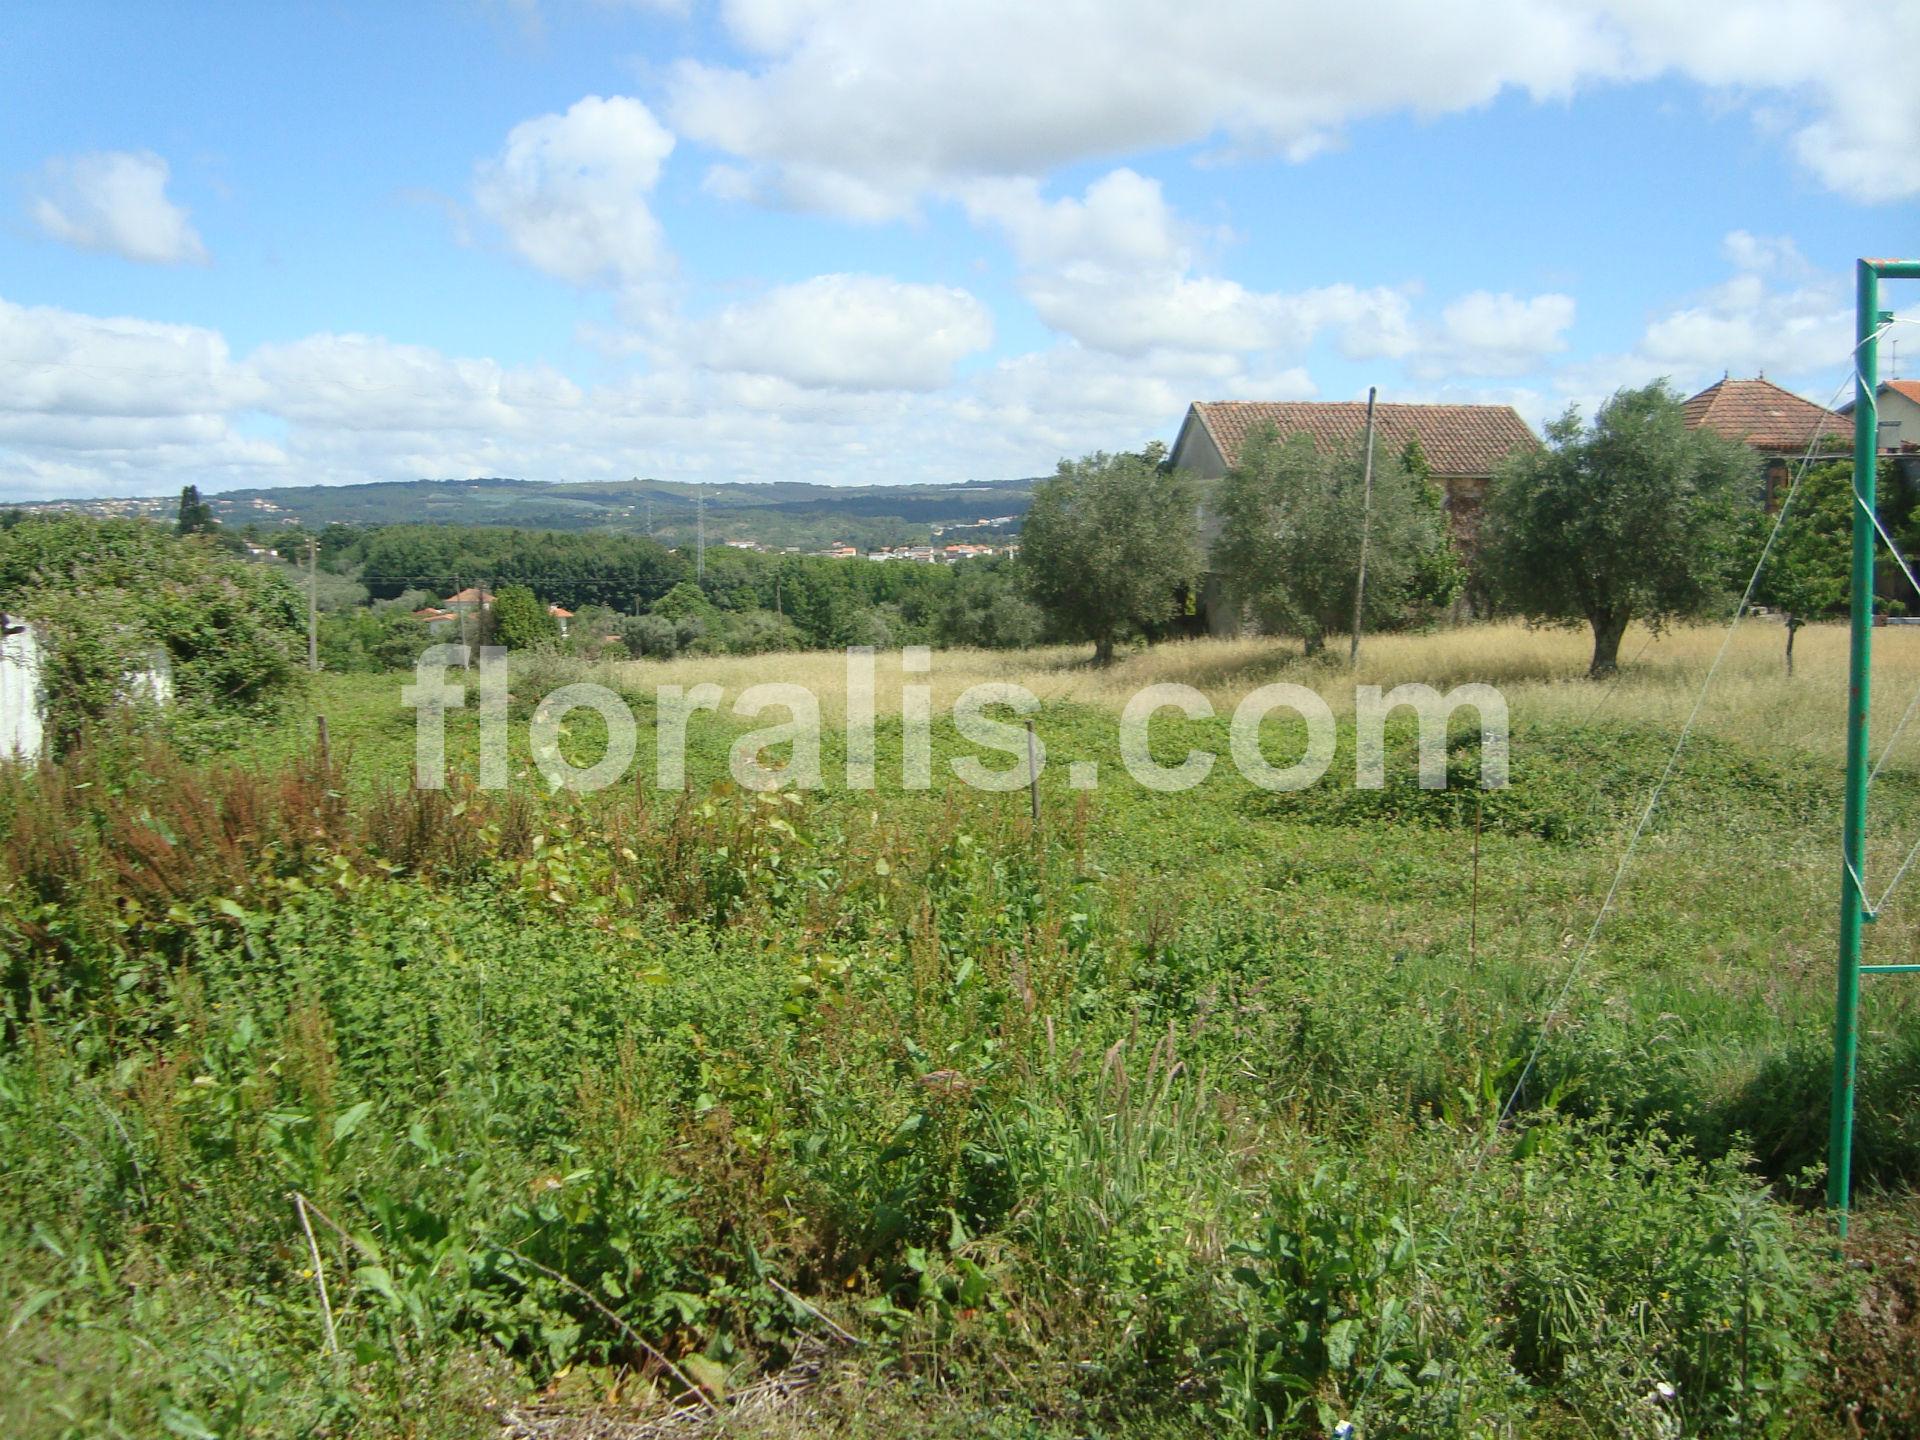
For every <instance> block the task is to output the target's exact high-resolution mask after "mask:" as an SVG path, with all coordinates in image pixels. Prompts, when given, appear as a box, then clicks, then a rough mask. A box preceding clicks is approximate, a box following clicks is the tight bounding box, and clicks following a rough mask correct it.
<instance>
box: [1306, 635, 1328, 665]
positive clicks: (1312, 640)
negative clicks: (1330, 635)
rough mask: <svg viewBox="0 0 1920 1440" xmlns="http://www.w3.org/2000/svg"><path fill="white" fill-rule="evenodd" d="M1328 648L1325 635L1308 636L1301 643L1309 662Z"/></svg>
mask: <svg viewBox="0 0 1920 1440" xmlns="http://www.w3.org/2000/svg"><path fill="white" fill-rule="evenodd" d="M1326 648H1327V637H1326V636H1325V635H1308V636H1306V637H1305V638H1304V639H1303V640H1302V641H1301V649H1302V652H1303V653H1304V654H1305V655H1306V657H1307V659H1309V660H1311V659H1313V657H1314V656H1316V655H1318V654H1319V653H1320V652H1321V651H1322V650H1324V649H1326Z"/></svg>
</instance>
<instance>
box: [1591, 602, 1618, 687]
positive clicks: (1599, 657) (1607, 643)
mask: <svg viewBox="0 0 1920 1440" xmlns="http://www.w3.org/2000/svg"><path fill="white" fill-rule="evenodd" d="M1591 623H1592V625H1593V664H1591V665H1589V666H1588V667H1587V678H1588V679H1589V680H1605V679H1606V678H1607V677H1608V676H1610V675H1612V674H1613V673H1614V672H1615V671H1617V670H1618V669H1619V668H1620V637H1621V636H1623V635H1625V634H1626V633H1627V616H1626V615H1625V614H1623V613H1620V612H1610V613H1607V614H1603V615H1595V616H1593V617H1592V620H1591Z"/></svg>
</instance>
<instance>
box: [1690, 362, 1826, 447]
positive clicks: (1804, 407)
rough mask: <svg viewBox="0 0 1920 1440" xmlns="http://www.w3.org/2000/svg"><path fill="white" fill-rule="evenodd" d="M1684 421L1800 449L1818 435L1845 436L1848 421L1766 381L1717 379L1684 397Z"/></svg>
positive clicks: (1758, 444)
mask: <svg viewBox="0 0 1920 1440" xmlns="http://www.w3.org/2000/svg"><path fill="white" fill-rule="evenodd" d="M1684 410H1685V413H1686V417H1687V424H1688V425H1690V426H1692V427H1694V428H1695V429H1699V428H1701V427H1703V426H1704V427H1705V428H1706V429H1708V430H1711V431H1713V432H1714V433H1715V434H1716V435H1724V436H1726V437H1727V439H1729V440H1740V441H1744V442H1745V443H1746V444H1748V445H1751V446H1752V447H1753V448H1754V449H1756V450H1779V451H1791V452H1793V453H1795V454H1798V453H1799V452H1801V451H1803V450H1805V449H1806V448H1807V446H1808V445H1809V444H1811V443H1812V441H1813V440H1814V438H1815V437H1816V436H1819V435H1846V434H1848V433H1850V432H1851V430H1852V428H1853V427H1852V425H1851V423H1850V422H1849V421H1848V420H1847V418H1846V417H1845V416H1843V415H1836V414H1835V413H1834V412H1833V411H1831V410H1828V409H1826V408H1825V407H1824V406H1821V405H1816V404H1814V403H1813V402H1812V401H1811V400H1802V399H1801V398H1800V397H1799V396H1798V395H1796V394H1794V393H1793V392H1792V391H1791V390H1782V389H1781V388H1780V387H1779V386H1778V385H1776V384H1774V383H1773V382H1772V381H1771V380H1732V379H1728V380H1722V381H1721V382H1720V383H1719V384H1717V385H1709V386H1708V387H1707V388H1706V389H1704V390H1702V391H1701V392H1700V393H1699V394H1698V395H1696V396H1694V397H1693V398H1692V399H1691V400H1689V401H1687V403H1686V405H1685V407H1684Z"/></svg>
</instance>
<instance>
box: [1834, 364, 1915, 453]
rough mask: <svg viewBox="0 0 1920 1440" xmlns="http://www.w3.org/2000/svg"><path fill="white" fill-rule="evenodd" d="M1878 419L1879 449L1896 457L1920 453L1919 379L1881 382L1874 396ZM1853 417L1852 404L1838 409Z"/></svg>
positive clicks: (1850, 402)
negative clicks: (1903, 454) (1915, 452)
mask: <svg viewBox="0 0 1920 1440" xmlns="http://www.w3.org/2000/svg"><path fill="white" fill-rule="evenodd" d="M1874 399H1875V401H1876V405H1875V408H1876V409H1877V410H1878V411H1879V419H1880V449H1881V450H1882V451H1883V452H1884V451H1892V452H1894V453H1895V454H1901V453H1912V452H1914V451H1920V380H1882V381H1881V382H1880V389H1879V391H1878V392H1877V393H1876V394H1875V397H1874ZM1840 413H1841V414H1842V415H1845V416H1848V417H1849V423H1851V417H1852V415H1853V402H1852V401H1851V400H1849V401H1848V402H1847V403H1846V404H1844V405H1842V406H1841V407H1840Z"/></svg>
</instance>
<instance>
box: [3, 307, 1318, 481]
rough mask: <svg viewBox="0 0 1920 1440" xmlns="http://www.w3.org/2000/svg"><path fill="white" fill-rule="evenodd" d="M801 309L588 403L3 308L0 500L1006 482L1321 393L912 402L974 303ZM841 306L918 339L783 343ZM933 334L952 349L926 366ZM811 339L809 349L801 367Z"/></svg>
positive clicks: (1275, 383) (1244, 375)
mask: <svg viewBox="0 0 1920 1440" xmlns="http://www.w3.org/2000/svg"><path fill="white" fill-rule="evenodd" d="M792 289H793V291H794V292H795V295H793V296H769V297H767V303H766V304H765V306H764V307H763V308H761V309H759V310H756V311H753V312H752V313H753V317H754V318H755V319H756V321H758V322H762V323H760V324H758V325H747V324H744V323H742V324H739V325H736V326H735V327H733V328H732V329H730V330H726V331H720V332H714V331H693V332H689V333H687V334H684V335H682V336H681V337H679V338H680V339H681V340H683V341H684V342H685V343H686V344H688V345H693V344H695V343H700V342H713V341H714V338H715V335H716V334H724V335H725V337H726V340H727V341H728V342H729V343H741V344H744V343H745V342H747V341H752V342H755V346H756V348H754V349H752V350H750V351H749V350H742V351H741V352H740V353H739V354H736V355H729V356H727V357H726V358H727V359H728V361H729V362H730V363H733V364H736V365H745V364H747V363H749V362H750V363H751V365H752V366H753V367H755V368H752V369H746V368H730V369H726V370H715V369H708V368H704V367H702V366H700V365H698V364H689V363H686V362H685V361H684V360H681V361H679V362H677V363H670V364H662V365H659V366H658V367H657V368H655V369H653V370H650V371H646V372H642V373H638V374H632V375H628V376H626V377H624V378H620V379H617V380H612V381H608V382H606V383H602V384H597V385H593V386H581V385H577V384H575V383H574V382H572V381H570V380H568V379H566V378H565V377H563V376H561V375H558V374H556V373H555V372H553V371H551V370H548V369H546V368H544V367H539V366H511V365H503V364H501V363H499V362H497V361H494V360H490V359H485V358H471V357H468V358H463V357H456V356H449V355H445V354H443V353H441V352H439V351H437V350H434V349H432V348H430V347H425V346H418V345H407V344H401V343H398V342H395V341H392V340H389V339H386V338H383V337H379V336H369V335H314V336H309V337H307V338H305V339H302V340H297V341H294V342H291V343H285V344H270V345H264V346H261V347H260V348H259V349H257V350H255V351H254V352H253V353H252V354H250V355H246V356H244V357H240V358H238V359H235V358H233V357H232V356H231V354H230V352H229V348H228V346H227V343H226V341H225V340H224V339H223V338H222V337H221V336H220V335H219V334H217V333H216V332H213V331H210V330H205V329H201V328H198V327H194V326H174V325H157V324H153V323H151V322H146V321H137V320H123V319H112V318H101V317H94V316H88V315H81V314H76V313H74V312H71V311H65V310H54V309H46V308H32V307H25V306H18V305H12V304H8V303H7V302H4V301H0V495H6V496H12V497H16V498H20V497H31V496H35V495H101V494H138V495H155V494H166V493H170V492H172V491H174V490H177V489H178V488H179V486H180V485H182V484H184V483H186V482H188V481H192V482H193V483H195V484H199V485H201V486H203V487H206V488H210V489H218V488H223V487H226V488H230V487H234V486H242V485H276V484H316V483H319V484H330V483H346V482H353V481H365V480H403V479H415V478H419V477H422V476H428V477H432V476H467V475H523V476H528V477H533V478H540V479H558V478H569V479H622V478H625V477H626V476H628V475H632V474H636V473H639V474H648V475H659V476H664V477H668V478H679V479H688V478H701V477H710V478H713V479H720V480H773V479H805V480H815V481H827V482H843V483H845V482H855V481H859V482H865V483H879V482H887V481H896V480H907V479H917V480H940V479H944V480H955V479H965V478H968V477H970V476H971V477H979V478H1002V477H1006V476H1014V475H1023V474H1036V473H1044V472H1046V471H1049V470H1051V469H1052V467H1053V464H1054V462H1055V461H1056V460H1057V459H1059V458H1060V457H1061V456H1063V455H1074V454H1081V453H1084V452H1085V451H1088V450H1092V449H1096V448H1104V449H1115V448H1122V447H1128V446H1133V445H1138V444H1140V443H1141V442H1143V441H1145V440H1147V439H1149V438H1151V437H1152V436H1154V435H1163V436H1164V435H1168V434H1169V433H1170V431H1171V428H1172V426H1173V425H1174V424H1175V423H1176V422H1177V421H1178V419H1179V416H1180V413H1181V411H1182V410H1184V408H1185V406H1186V404H1187V402H1188V401H1190V400H1192V399H1195V398H1198V397H1204V396H1226V397H1234V396H1246V397H1254V396H1262V397H1268V398H1271V397H1275V396H1279V397H1283V398H1284V397H1300V396H1307V395H1311V394H1312V393H1313V384H1312V381H1311V380H1310V379H1309V378H1308V377H1307V375H1306V374H1305V372H1304V371H1302V370H1300V369H1298V368H1297V367H1287V366H1273V365H1268V364H1266V363H1265V362H1264V361H1262V360H1259V359H1257V358H1254V359H1249V358H1247V357H1240V356H1232V355H1202V354H1194V353H1190V352H1182V351H1173V350H1158V351H1153V352H1150V353H1147V354H1143V355H1139V356H1133V357H1120V356H1114V355H1109V354H1105V353H1103V352H1100V351H1095V350H1090V349H1087V348H1085V347H1083V346H1080V345H1077V344H1074V343H1071V342H1064V343H1062V344H1059V345H1056V346H1053V347H1051V348H1049V349H1045V350H1042V351H1040V352H1038V353H1036V354H1032V355H1025V356H1019V357H1016V358H1014V359H1011V360H1008V361H1004V362H1001V363H998V364H994V365H989V366H987V367H985V368H983V369H981V370H979V371H978V372H976V373H973V374H970V375H968V376H966V377H964V378H962V379H959V380H956V381H953V382H952V383H950V384H948V385H946V386H945V388H941V389H910V388H904V387H903V378H904V379H917V380H919V381H924V382H928V383H932V382H936V381H938V380H940V379H943V378H944V375H945V367H948V366H951V365H952V363H953V361H954V359H955V358H957V357H958V356H960V355H962V354H965V353H969V352H970V351H972V350H973V349H976V348H978V345H979V344H980V343H982V342H983V341H984V339H985V331H984V328H983V327H984V324H985V318H984V315H982V314H976V313H975V309H974V306H975V303H976V302H973V301H972V300H971V299H970V297H967V296H966V295H965V294H964V292H960V291H947V290H943V289H941V288H940V287H934V286H902V285H897V284H896V282H891V281H884V280H878V279H875V278H874V277H822V279H821V281H819V282H809V284H807V285H803V286H796V287H792ZM903 295H904V298H903ZM849 296H851V298H848V297H849ZM835 306H838V307H839V308H841V309H843V310H849V311H851V312H854V313H859V312H861V311H862V310H863V309H868V308H873V307H878V308H879V309H881V310H883V311H884V312H885V314H884V315H883V316H882V317H881V319H880V321H879V322H877V323H884V322H885V316H898V315H902V314H909V315H918V316H919V317H920V319H919V322H918V323H916V324H915V325H914V326H913V327H912V328H911V330H910V331H903V332H902V333H900V334H898V335H895V336H887V335H884V334H882V335H879V336H876V335H875V334H874V332H873V331H872V330H871V329H868V328H863V327H858V326H856V327H853V328H851V329H850V330H849V331H847V332H846V333H842V334H838V335H834V334H829V335H828V336H827V337H826V338H825V339H824V340H823V339H822V337H821V334H820V332H819V330H817V329H814V330H808V329H806V328H804V326H802V327H799V328H795V327H791V326H789V327H783V326H782V324H781V322H782V321H783V320H796V321H804V320H808V319H818V318H819V317H820V316H821V314H822V313H823V312H824V311H826V310H829V309H832V308H834V307H835ZM746 313H747V310H746V309H745V308H743V310H742V311H740V312H736V314H737V315H745V314H746ZM976 327H980V328H976ZM928 331H934V332H940V331H944V332H945V335H946V338H943V339H940V340H938V341H936V342H935V343H933V344H932V345H931V346H928V345H927V344H926V340H925V336H926V333H927V332H928ZM795 336H798V337H801V339H802V340H803V341H804V342H805V343H804V344H802V345H801V347H800V348H799V349H796V350H792V351H787V352H783V351H782V350H781V348H780V347H781V345H782V344H783V343H793V342H794V337H795ZM823 346H824V348H822V347H823ZM716 358H719V357H718V356H716ZM888 359H890V360H891V361H892V368H889V369H884V370H883V369H881V368H879V367H880V362H881V361H883V360H888ZM776 367H778V368H777V369H776ZM779 370H787V371H791V372H792V373H791V374H785V373H779ZM916 372H917V373H916ZM936 372H939V373H938V374H936ZM851 385H860V386H871V385H885V386H888V387H890V388H884V389H854V388H844V387H846V386H851Z"/></svg>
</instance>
